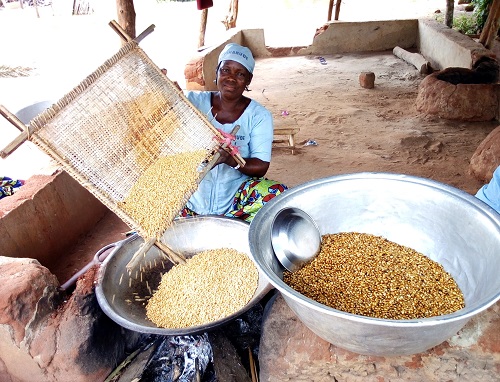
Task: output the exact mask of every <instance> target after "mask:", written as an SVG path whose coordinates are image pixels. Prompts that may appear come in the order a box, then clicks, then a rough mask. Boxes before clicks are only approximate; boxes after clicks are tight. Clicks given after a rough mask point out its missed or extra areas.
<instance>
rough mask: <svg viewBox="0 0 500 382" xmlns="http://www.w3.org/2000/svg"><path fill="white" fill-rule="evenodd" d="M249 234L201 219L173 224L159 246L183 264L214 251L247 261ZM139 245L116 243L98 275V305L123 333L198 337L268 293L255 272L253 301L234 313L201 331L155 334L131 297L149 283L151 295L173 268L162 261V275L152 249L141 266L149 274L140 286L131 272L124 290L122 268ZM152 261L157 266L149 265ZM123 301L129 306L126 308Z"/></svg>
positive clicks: (228, 221) (229, 222)
mask: <svg viewBox="0 0 500 382" xmlns="http://www.w3.org/2000/svg"><path fill="white" fill-rule="evenodd" d="M248 228H249V225H248V223H245V222H244V221H242V220H238V219H236V218H224V217H219V216H202V217H196V218H187V219H179V220H175V221H174V222H173V225H172V227H171V228H169V229H168V230H167V231H166V232H165V234H164V235H163V241H164V242H165V243H166V244H168V245H169V246H170V247H171V248H172V249H173V250H174V251H175V252H177V253H182V254H183V255H184V256H186V257H187V258H190V257H192V256H193V255H195V254H196V253H198V252H201V251H204V250H208V249H217V248H234V249H236V250H238V251H240V252H242V253H246V254H247V255H248V256H250V248H249V243H248ZM143 242H144V240H143V239H142V238H141V237H140V236H138V235H133V236H130V237H129V238H127V239H125V240H123V241H121V242H119V243H117V245H116V246H115V248H114V249H113V250H112V252H111V253H110V254H109V255H108V257H107V258H106V260H105V261H104V262H103V263H102V265H101V267H100V269H99V273H98V279H97V286H96V295H97V300H98V302H99V305H100V306H101V308H102V310H103V311H104V312H105V313H106V314H107V315H108V316H109V317H110V318H111V319H113V320H114V321H115V322H116V323H118V324H119V325H121V326H123V327H125V328H127V329H131V330H134V331H136V332H141V333H153V334H161V335H186V334H195V333H201V332H204V331H208V330H211V329H214V328H216V327H218V326H220V325H222V324H224V323H226V322H228V321H230V320H232V319H234V318H236V317H238V316H239V315H241V314H243V313H244V312H245V311H247V310H248V309H250V308H251V307H252V306H254V305H255V304H256V303H257V302H259V301H260V300H261V299H262V298H263V297H264V296H265V294H266V293H267V292H268V291H269V290H271V289H272V286H271V284H270V283H269V281H268V280H267V278H266V277H264V275H263V274H262V273H261V272H259V284H258V287H257V290H256V291H255V294H254V296H253V298H252V299H251V300H250V302H249V303H248V304H247V305H246V306H245V307H244V308H242V309H240V310H239V311H238V312H236V313H234V314H232V315H230V316H227V317H225V318H224V319H221V320H218V321H214V322H211V323H208V324H206V325H201V326H193V327H189V328H179V329H164V328H159V327H157V326H156V325H155V324H154V323H153V322H151V321H149V320H148V319H147V318H146V309H145V306H144V305H143V304H144V302H141V301H135V299H134V295H133V293H134V292H136V293H138V294H139V295H140V296H144V295H145V293H147V289H146V281H148V285H149V286H150V288H152V289H156V288H157V286H158V284H159V281H160V278H161V275H160V272H165V271H167V270H168V269H170V268H171V267H172V264H170V263H169V262H168V261H164V262H163V263H164V264H165V266H166V269H163V265H162V264H161V262H160V260H161V259H162V257H161V255H160V253H159V251H158V249H156V247H153V248H151V249H150V250H149V251H148V252H147V253H146V256H145V258H144V260H143V261H142V262H141V264H142V265H143V266H144V267H146V268H149V267H150V266H152V267H153V269H154V271H143V279H142V281H141V280H140V276H139V277H138V278H137V279H135V272H132V276H133V277H132V281H131V284H130V286H129V276H128V272H127V270H126V266H127V264H128V262H129V261H130V259H131V258H132V256H133V255H134V254H135V253H136V251H137V250H138V249H139V247H140V245H141V244H142V243H143ZM155 260H156V264H157V265H156V266H155V265H154V263H155ZM150 263H151V265H150ZM139 275H140V273H139ZM127 300H130V301H131V302H127Z"/></svg>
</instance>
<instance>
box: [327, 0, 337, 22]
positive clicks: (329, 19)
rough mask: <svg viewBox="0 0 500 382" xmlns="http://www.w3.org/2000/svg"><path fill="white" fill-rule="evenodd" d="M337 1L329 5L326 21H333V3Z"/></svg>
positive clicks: (331, 0)
mask: <svg viewBox="0 0 500 382" xmlns="http://www.w3.org/2000/svg"><path fill="white" fill-rule="evenodd" d="M334 1H335V0H330V2H329V3H328V17H327V19H326V21H331V20H332V11H333V3H334Z"/></svg>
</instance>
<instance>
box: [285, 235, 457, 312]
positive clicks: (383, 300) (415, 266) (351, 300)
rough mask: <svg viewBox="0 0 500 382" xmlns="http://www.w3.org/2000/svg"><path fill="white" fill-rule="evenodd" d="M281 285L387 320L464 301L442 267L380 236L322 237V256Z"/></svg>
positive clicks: (445, 308)
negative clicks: (285, 284)
mask: <svg viewBox="0 0 500 382" xmlns="http://www.w3.org/2000/svg"><path fill="white" fill-rule="evenodd" d="M283 281H284V282H285V283H287V284H288V285H290V286H291V287H292V288H294V289H295V290H296V291H298V292H300V293H301V294H303V295H304V296H307V297H309V298H311V299H313V300H315V301H317V302H320V303H322V304H324V305H327V306H329V307H332V308H335V309H338V310H342V311H344V312H348V313H353V314H358V315H363V316H369V317H378V318H384V319H394V320H403V319H415V318H424V317H433V316H439V315H443V314H448V313H452V312H455V311H457V310H459V309H462V308H463V307H464V297H463V294H462V292H461V291H460V289H459V288H458V286H457V284H456V282H455V280H454V279H453V277H452V276H451V275H450V274H448V273H447V272H446V271H445V270H444V269H443V267H442V266H441V265H440V264H439V263H437V262H435V261H432V260H431V259H429V258H428V257H426V256H424V255H422V254H420V253H418V252H416V251H414V250H413V249H411V248H408V247H405V246H402V245H399V244H396V243H394V242H391V241H389V240H387V239H385V238H382V237H380V236H374V235H369V234H363V233H356V232H348V233H339V234H331V235H323V237H322V244H321V251H320V253H319V254H318V256H317V257H316V258H315V259H314V260H313V261H311V262H310V263H308V264H306V265H305V266H304V267H303V268H301V269H299V270H298V271H295V272H293V273H291V272H285V274H284V275H283Z"/></svg>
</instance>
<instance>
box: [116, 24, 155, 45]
mask: <svg viewBox="0 0 500 382" xmlns="http://www.w3.org/2000/svg"><path fill="white" fill-rule="evenodd" d="M109 26H110V27H111V28H113V30H114V31H115V32H116V33H117V34H118V36H120V38H121V39H122V40H123V41H125V42H129V41H132V40H134V41H136V42H138V43H139V42H141V41H142V40H143V39H144V38H145V37H147V36H148V35H149V34H151V33H152V32H153V31H154V29H155V25H154V24H151V25H150V26H149V27H147V28H146V29H145V30H144V32H142V33H141V34H140V35H139V36H137V37H136V38H132V37H130V36H129V35H128V34H127V32H126V31H125V29H123V28H122V27H121V26H120V24H118V23H117V22H116V21H115V20H111V21H110V22H109Z"/></svg>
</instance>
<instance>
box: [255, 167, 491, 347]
mask: <svg viewBox="0 0 500 382" xmlns="http://www.w3.org/2000/svg"><path fill="white" fill-rule="evenodd" d="M285 207H297V208H300V209H302V210H304V211H305V212H306V213H308V214H309V215H310V216H311V217H312V218H313V219H314V220H315V221H316V223H317V224H318V226H319V229H320V232H321V234H322V235H324V234H329V233H338V232H361V233H369V234H374V235H379V236H383V237H385V238H386V239H388V240H391V241H393V242H396V243H398V244H401V245H404V246H407V247H410V248H413V249H415V250H417V251H418V252H420V253H422V254H424V255H426V256H428V257H429V258H431V259H432V260H434V261H437V262H438V263H440V264H441V265H442V266H443V267H444V269H445V270H446V271H447V272H449V273H450V274H451V275H452V277H453V278H454V279H455V281H456V282H457V284H458V286H459V288H460V289H461V291H462V292H463V294H464V298H465V307H464V308H463V309H461V310H459V311H456V312H454V313H452V314H446V315H442V316H435V317H430V318H423V319H412V320H389V319H378V318H371V317H367V316H361V315H355V314H350V313H346V312H343V311H340V310H336V309H333V308H330V307H327V306H325V305H322V304H320V303H318V302H316V301H314V300H312V299H309V298H307V297H305V296H303V295H302V294H300V293H298V292H297V291H295V290H294V289H292V288H291V287H289V286H288V285H287V284H285V283H284V282H283V280H282V279H283V271H284V268H283V267H282V266H281V265H280V263H279V261H278V259H277V258H276V256H275V254H274V252H273V249H272V244H271V223H272V221H273V217H274V216H275V215H276V214H277V213H278V212H279V211H280V210H281V209H283V208H285ZM304 239H306V238H304ZM249 240H250V250H251V253H252V256H253V257H254V259H255V261H256V263H257V266H258V268H259V270H261V271H262V272H263V273H264V274H265V275H266V276H267V277H268V278H269V280H270V282H271V283H272V284H273V285H274V286H275V287H276V289H278V290H279V291H280V292H281V294H282V296H283V298H284V299H285V301H286V303H287V304H288V305H289V306H290V308H291V309H292V310H293V311H294V312H295V314H296V315H297V316H298V318H299V319H300V320H301V321H302V322H303V323H304V324H305V325H306V326H307V327H308V328H309V329H311V330H312V331H313V332H314V333H316V334H317V335H318V336H319V337H321V338H323V339H324V340H326V341H328V342H330V343H332V344H334V345H337V346H339V347H341V348H344V349H347V350H350V351H353V352H356V353H360V354H367V355H380V356H390V355H405V354H415V353H419V352H423V351H425V350H427V349H430V348H432V347H433V346H436V345H438V344H440V343H441V342H443V341H445V340H447V339H448V338H450V337H452V336H453V335H455V334H456V333H457V332H458V331H459V330H460V329H461V328H462V327H463V326H464V325H465V324H466V323H467V321H469V319H470V318H471V317H473V316H474V315H477V314H478V313H480V312H481V311H483V310H485V309H486V308H488V307H489V306H491V305H492V304H494V303H495V302H496V301H497V300H499V299H500V278H499V277H498V268H499V266H500V215H499V214H497V213H496V212H495V211H494V210H493V209H491V208H490V207H489V206H487V205H486V204H484V203H483V202H481V201H480V200H478V199H476V198H475V197H473V196H472V195H469V194H467V193H465V192H463V191H460V190H458V189H455V188H453V187H451V186H447V185H444V184H441V183H438V182H435V181H432V180H428V179H423V178H417V177H413V176H407V175H398V174H384V173H359V174H350V175H339V176H333V177H330V178H325V179H319V180H315V181H311V182H308V183H305V184H303V185H300V186H297V187H294V188H293V189H290V190H288V191H287V192H285V193H283V194H282V195H280V196H279V197H277V198H275V199H273V200H272V201H271V202H269V203H268V204H266V205H265V206H264V207H263V208H262V210H261V211H260V212H259V214H257V216H256V217H255V219H254V220H253V221H252V223H251V225H250V231H249Z"/></svg>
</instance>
